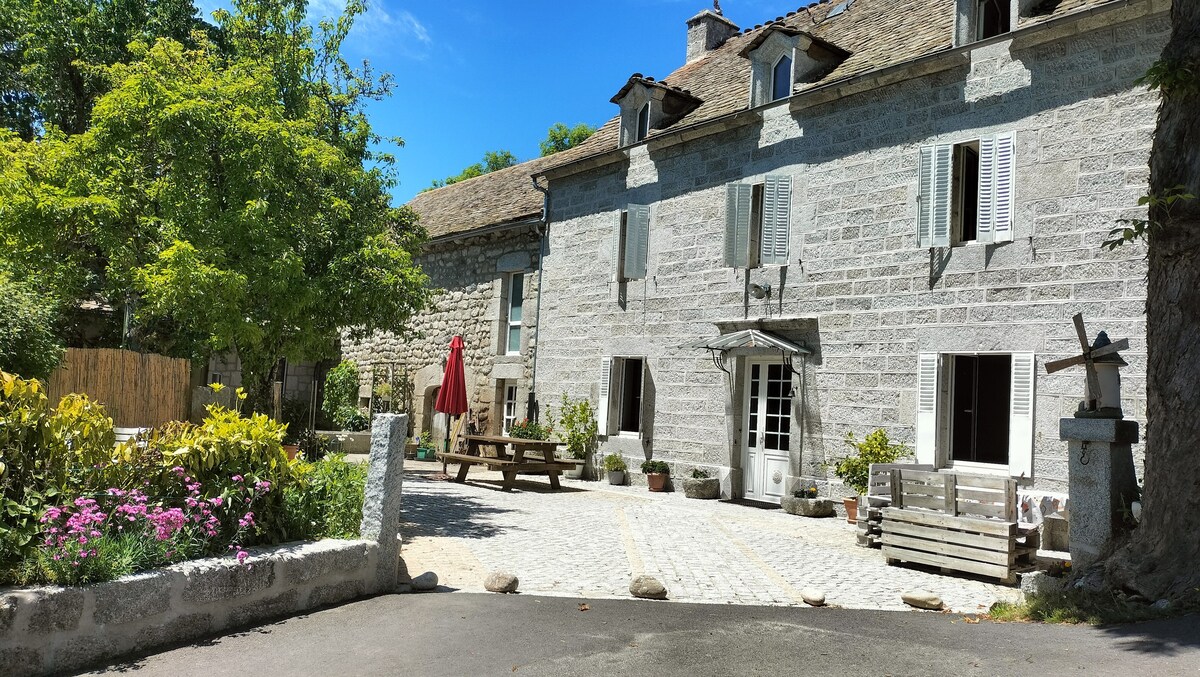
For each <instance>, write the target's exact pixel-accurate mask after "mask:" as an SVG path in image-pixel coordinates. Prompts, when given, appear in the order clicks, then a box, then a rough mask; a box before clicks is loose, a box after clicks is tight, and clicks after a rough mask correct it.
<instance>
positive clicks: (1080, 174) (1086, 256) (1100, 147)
mask: <svg viewBox="0 0 1200 677" xmlns="http://www.w3.org/2000/svg"><path fill="white" fill-rule="evenodd" d="M1166 6H1167V3H1163V2H1157V3H1154V2H1143V3H1137V4H1136V5H1134V6H1131V7H1130V8H1125V9H1120V10H1117V11H1107V12H1105V13H1104V14H1103V15H1096V16H1086V17H1083V18H1078V19H1075V20H1073V21H1064V22H1059V23H1055V24H1053V25H1048V26H1045V27H1043V28H1041V29H1039V30H1036V31H1026V32H1024V33H1023V34H1022V35H1021V36H1020V37H1019V38H1011V39H997V40H990V41H985V42H983V43H980V44H979V45H978V46H976V47H974V48H971V49H967V50H964V51H963V52H962V54H963V55H965V56H961V57H959V58H960V59H961V61H960V62H958V63H950V62H948V61H947V62H946V63H944V64H943V65H942V66H940V67H938V68H936V69H935V68H928V69H926V70H925V71H924V74H920V73H913V75H912V77H911V79H900V78H897V79H895V80H893V81H892V82H891V83H890V84H875V85H872V86H869V87H862V88H861V90H862V91H859V92H857V93H848V94H842V95H839V96H830V95H829V92H828V91H827V90H826V91H817V92H811V93H803V92H802V93H800V94H798V95H796V96H795V97H792V99H790V100H789V101H781V102H777V103H775V104H770V105H767V106H764V107H762V108H760V109H757V112H759V113H761V115H756V114H754V113H755V111H751V114H754V115H753V118H747V119H751V121H750V122H749V123H748V124H742V125H741V126H735V125H734V124H733V123H730V122H726V126H727V127H732V129H728V128H727V129H726V130H725V131H721V132H719V133H716V134H711V135H708V136H700V135H699V134H696V135H695V136H697V137H699V138H695V139H693V140H680V139H678V138H675V139H667V140H666V141H663V142H661V143H658V144H656V143H655V141H654V139H651V141H650V142H649V143H647V144H640V145H635V146H632V147H630V148H629V149H628V156H629V157H628V160H627V161H621V162H618V163H613V164H609V165H607V166H601V167H598V168H592V169H588V170H586V171H580V172H577V173H570V172H561V171H560V172H558V173H550V172H548V173H547V174H546V177H547V178H548V179H549V182H550V190H551V193H552V205H553V208H552V210H551V226H550V236H549V248H548V255H547V258H546V260H545V270H544V276H545V278H544V289H545V291H544V295H545V298H544V306H543V310H542V312H543V316H542V329H543V331H542V332H541V337H540V344H541V345H540V346H539V354H538V365H539V367H538V368H539V370H540V373H539V377H538V388H537V396H538V399H539V400H541V401H543V402H546V401H553V400H555V399H557V398H558V397H559V395H560V393H561V392H562V391H564V390H565V391H567V392H568V393H570V394H571V395H572V396H576V397H580V396H581V397H590V398H591V399H592V401H593V402H599V400H600V389H601V384H600V381H601V380H602V378H601V365H602V360H603V358H604V357H605V356H640V357H644V358H645V360H646V364H647V365H648V369H647V371H646V376H645V381H644V391H643V396H642V415H643V430H642V433H641V435H640V436H638V435H624V434H622V435H612V436H609V437H607V438H606V439H604V440H603V441H602V444H601V454H603V453H607V452H613V451H615V452H618V453H621V454H623V455H625V456H628V457H630V459H629V460H630V461H631V463H630V465H631V467H634V468H636V467H637V465H638V463H640V461H641V459H642V458H649V457H651V456H652V457H653V458H655V459H660V460H666V461H668V462H669V463H671V464H672V466H673V467H676V468H677V469H678V468H684V467H691V466H708V467H710V468H712V469H713V470H716V471H717V472H718V473H719V474H720V476H721V478H722V494H723V496H735V497H736V496H740V495H742V494H743V488H742V482H743V468H742V457H741V453H740V449H741V441H742V440H743V439H744V432H743V428H744V425H743V423H744V422H743V420H742V419H743V414H742V411H743V402H744V401H745V395H744V392H743V390H744V388H745V382H746V369H747V359H748V358H749V357H752V356H753V355H751V354H734V355H733V356H732V357H731V359H730V366H731V370H732V376H727V375H726V374H725V373H722V372H721V371H720V370H718V369H717V368H716V367H715V366H714V365H713V362H712V360H711V359H710V357H709V355H708V353H706V352H705V351H703V350H698V349H696V348H693V347H689V344H693V343H695V342H696V341H698V340H702V339H706V338H711V337H715V336H717V335H718V334H720V333H727V332H729V331H733V330H736V329H741V328H760V329H766V330H769V331H772V332H774V333H775V334H777V335H780V336H783V337H784V338H786V339H788V340H790V341H794V342H796V343H800V344H802V345H804V346H806V347H807V348H809V349H810V350H812V354H811V355H810V356H808V357H807V358H801V357H799V356H797V357H796V358H795V364H794V366H795V370H796V375H795V376H794V378H793V379H792V383H793V387H794V388H795V397H794V400H793V402H794V406H793V411H792V416H791V431H792V436H791V446H790V455H789V461H788V468H787V473H786V474H787V477H786V484H787V485H788V486H787V489H785V491H787V490H790V486H791V485H792V484H794V483H795V482H796V481H798V479H799V478H801V477H805V478H816V479H818V480H819V481H820V482H821V484H822V486H823V487H826V483H827V482H834V483H836V480H831V478H830V477H829V476H828V473H827V471H826V469H825V468H826V466H825V465H824V464H826V463H828V462H830V461H832V460H836V459H837V458H838V457H840V456H841V455H843V454H844V453H845V452H846V451H847V449H846V447H845V445H844V441H843V440H844V438H845V436H846V434H847V433H850V432H853V433H855V434H857V435H858V436H860V437H861V436H862V435H864V434H865V433H867V432H869V431H871V430H873V429H875V428H884V429H886V430H887V431H888V433H889V434H890V435H891V436H892V438H893V439H896V440H899V441H901V442H905V443H909V444H913V443H915V441H916V437H915V423H916V420H915V419H916V411H917V406H918V403H917V394H918V391H917V388H918V371H917V367H918V354H919V353H922V352H929V351H934V352H944V353H987V352H1000V353H1017V352H1029V353H1033V354H1034V356H1035V357H1034V359H1035V363H1034V373H1035V374H1036V383H1035V391H1034V392H1035V393H1036V395H1035V399H1034V402H1033V404H1034V412H1033V420H1034V425H1033V455H1032V467H1031V472H1030V473H1028V474H1027V475H1026V476H1025V477H1024V478H1023V484H1025V485H1026V486H1027V487H1028V486H1030V485H1032V487H1033V488H1035V489H1036V490H1038V491H1045V492H1062V491H1065V489H1066V476H1067V453H1066V445H1065V444H1064V443H1062V442H1060V441H1059V439H1058V421H1059V418H1060V417H1062V416H1063V415H1069V413H1070V412H1072V411H1074V410H1075V408H1076V406H1077V404H1078V401H1079V399H1080V392H1081V390H1082V383H1083V378H1082V372H1081V371H1079V370H1068V371H1066V372H1061V373H1057V374H1054V375H1047V374H1046V373H1045V370H1044V368H1043V365H1044V364H1045V362H1047V361H1050V360H1054V359H1058V358H1062V357H1067V356H1070V355H1073V354H1077V351H1078V348H1079V345H1078V340H1077V339H1076V337H1075V334H1074V329H1073V327H1072V323H1071V316H1072V315H1073V314H1075V313H1076V312H1082V313H1083V314H1084V316H1085V318H1086V320H1087V322H1088V323H1089V327H1090V328H1092V330H1093V331H1095V330H1099V329H1104V330H1107V331H1108V332H1109V334H1110V335H1111V336H1113V338H1114V339H1116V338H1124V337H1128V338H1129V339H1130V340H1131V342H1132V343H1133V348H1132V350H1131V351H1128V352H1126V353H1124V357H1125V358H1126V359H1127V360H1128V361H1129V363H1130V366H1129V367H1128V368H1126V369H1124V371H1123V379H1124V384H1125V385H1124V390H1125V412H1126V415H1127V416H1129V417H1130V418H1136V419H1139V420H1144V418H1145V378H1144V375H1145V342H1144V336H1145V318H1144V314H1143V313H1144V300H1145V294H1146V290H1145V281H1144V280H1145V263H1144V260H1143V258H1144V255H1145V250H1144V248H1143V247H1141V246H1125V247H1121V248H1119V249H1117V250H1116V251H1113V252H1108V251H1105V250H1103V249H1101V246H1100V245H1101V242H1102V241H1103V240H1104V239H1105V238H1106V236H1107V233H1108V231H1109V230H1110V229H1111V228H1114V227H1115V222H1116V220H1117V219H1121V218H1134V217H1140V216H1144V214H1145V211H1144V210H1143V209H1140V208H1138V207H1137V206H1136V205H1137V201H1138V198H1139V196H1141V195H1143V194H1144V193H1145V192H1146V185H1147V178H1148V173H1149V172H1148V167H1147V160H1148V157H1149V152H1150V146H1151V138H1152V135H1153V131H1154V126H1155V120H1156V108H1157V104H1158V97H1157V95H1155V94H1153V93H1150V92H1147V91H1145V90H1144V89H1142V88H1139V87H1134V86H1133V85H1132V82H1133V80H1134V79H1135V78H1137V77H1138V76H1139V75H1140V74H1142V73H1144V72H1145V70H1146V69H1147V67H1148V66H1149V65H1150V64H1151V63H1152V62H1153V61H1154V60H1155V59H1156V58H1157V56H1158V54H1159V52H1160V51H1161V48H1162V46H1163V44H1165V41H1166V37H1167V34H1168V30H1169V20H1168V17H1167V16H1166V13H1165V10H1166ZM944 58H945V59H950V58H952V57H950V56H946V57H944ZM897 80H898V81H897ZM843 91H850V89H849V88H847V89H846V90H843ZM693 93H694V94H695V95H697V96H699V97H701V98H704V96H705V93H704V92H701V91H694V92H693ZM1000 132H1012V133H1014V135H1015V140H1016V141H1015V143H1016V146H1015V165H1016V168H1015V171H1014V177H1015V199H1014V208H1015V213H1014V217H1013V228H1014V230H1015V232H1014V237H1013V240H1012V241H1011V242H1006V243H1002V244H994V245H984V244H976V243H969V244H966V245H964V246H955V247H948V248H936V249H930V248H928V247H925V248H921V247H918V244H917V235H916V230H917V226H916V223H917V217H918V210H919V206H918V194H919V187H918V164H919V163H918V160H919V149H920V147H921V146H923V145H926V144H934V143H960V142H965V141H969V140H972V139H978V138H980V137H981V136H982V135H985V134H995V133H1000ZM767 174H783V175H789V176H791V177H792V186H793V188H792V211H791V217H792V218H791V228H790V242H789V245H790V247H789V249H790V254H789V260H788V265H786V266H767V267H759V268H754V269H751V270H749V273H748V277H747V272H746V271H745V270H744V269H734V268H729V267H725V265H724V263H723V259H722V241H723V237H724V232H725V219H726V185H727V184H729V183H731V182H750V183H754V182H761V181H762V180H763V177H764V176H765V175H767ZM627 204H642V205H650V207H651V223H650V237H649V239H650V242H649V253H648V259H647V266H648V268H647V272H646V275H645V278H644V279H638V280H630V281H628V282H624V283H619V284H616V283H613V282H612V280H611V268H612V264H611V261H612V260H613V252H612V247H613V243H614V237H613V232H614V223H617V222H619V219H620V211H621V210H622V209H624V208H625V206H626V205H627ZM751 283H754V284H758V285H768V284H769V285H770V288H771V293H770V295H768V296H766V297H765V298H762V299H761V300H756V299H755V298H754V297H753V295H751V294H750V293H749V289H750V284H751ZM775 355H776V356H778V355H779V353H775ZM764 356H765V354H764ZM602 406H603V405H602ZM938 453H939V455H938V457H937V458H936V459H933V460H935V461H936V462H938V464H939V465H942V466H944V465H946V464H947V461H946V458H945V452H944V450H940V451H939V452H938ZM1140 462H1141V461H1140V456H1139V464H1140ZM984 470H986V469H984ZM633 477H634V478H635V479H637V478H640V475H638V474H636V473H634V474H633ZM826 490H827V491H829V490H830V489H828V488H826ZM834 490H836V487H834Z"/></svg>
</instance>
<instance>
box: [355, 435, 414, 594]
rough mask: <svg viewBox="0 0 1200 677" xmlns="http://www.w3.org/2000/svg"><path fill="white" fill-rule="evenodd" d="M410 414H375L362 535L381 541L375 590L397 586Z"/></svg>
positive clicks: (364, 537)
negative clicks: (405, 451)
mask: <svg viewBox="0 0 1200 677" xmlns="http://www.w3.org/2000/svg"><path fill="white" fill-rule="evenodd" d="M407 436H408V414H376V415H375V422H374V424H373V425H372V426H371V455H370V459H369V461H368V464H369V465H368V469H367V486H366V491H365V492H364V496H363V519H362V527H361V529H360V538H363V539H365V540H369V541H375V542H377V543H379V564H378V569H377V572H376V575H375V580H376V583H375V592H384V593H386V592H392V591H394V590H395V589H396V585H397V583H399V582H400V581H399V580H398V572H399V570H400V488H401V485H402V484H403V481H404V443H405V442H406V441H407Z"/></svg>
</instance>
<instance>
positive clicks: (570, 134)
mask: <svg viewBox="0 0 1200 677" xmlns="http://www.w3.org/2000/svg"><path fill="white" fill-rule="evenodd" d="M595 133H596V128H595V127H593V126H591V125H588V124H584V123H582V122H581V123H579V124H577V125H575V126H574V127H567V126H566V125H564V124H563V123H561V122H556V123H554V124H553V125H551V127H550V130H549V131H548V132H547V134H546V139H545V140H544V141H542V143H541V144H540V145H541V148H542V157H546V156H547V155H554V154H555V153H561V152H562V151H564V150H567V149H570V148H574V147H575V146H578V145H579V144H581V143H583V142H584V141H587V140H588V138H589V137H590V136H591V135H592V134H595Z"/></svg>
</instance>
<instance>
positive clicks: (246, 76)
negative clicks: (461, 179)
mask: <svg viewBox="0 0 1200 677" xmlns="http://www.w3.org/2000/svg"><path fill="white" fill-rule="evenodd" d="M304 7H305V3H304V1H303V0H237V1H236V2H235V3H234V10H233V12H224V11H220V12H218V13H217V21H218V24H219V26H220V29H221V36H222V44H220V45H218V44H217V43H215V42H213V41H211V40H209V39H208V38H207V37H206V36H205V35H204V34H203V33H193V34H192V36H191V37H192V40H193V41H194V42H195V45H194V46H188V45H186V44H183V43H181V42H179V41H176V40H173V39H170V38H161V39H159V40H158V41H157V42H155V43H154V44H153V45H151V44H148V43H144V42H138V41H135V42H133V43H131V45H130V46H129V50H130V53H131V57H132V58H131V59H129V63H116V64H113V65H110V66H105V67H103V68H102V69H101V70H100V72H101V73H102V74H103V77H104V78H105V80H106V81H108V82H110V83H111V89H110V90H109V91H108V92H107V93H105V94H103V95H101V96H100V97H99V98H98V99H97V100H96V102H95V105H94V107H93V109H92V111H91V115H90V118H89V121H88V125H87V126H86V129H85V131H83V132H81V133H78V134H70V135H69V134H66V133H64V132H63V131H62V130H60V129H59V128H58V127H57V126H55V125H54V124H53V123H47V126H46V130H47V131H46V134H45V135H44V137H43V138H41V139H38V140H35V141H23V140H21V139H20V138H19V137H18V136H17V135H16V134H14V133H11V132H9V133H7V136H3V137H0V240H3V241H5V242H7V243H9V244H10V245H11V246H10V247H9V251H8V253H6V254H0V257H2V258H3V259H4V260H3V261H0V266H3V267H4V268H7V269H8V270H9V271H11V272H12V274H13V275H14V277H16V278H17V279H21V280H37V281H38V282H39V286H41V287H43V288H47V287H48V288H50V289H51V290H53V291H54V292H56V295H57V296H59V297H61V298H63V299H64V300H74V301H75V302H78V301H81V300H84V299H95V300H97V301H99V302H102V303H107V304H109V305H112V306H114V307H116V306H120V305H123V304H124V303H126V302H129V303H131V305H132V306H133V307H135V308H136V315H135V323H134V331H135V333H136V336H137V338H138V340H139V342H140V343H141V345H142V346H143V347H145V348H148V349H151V350H155V351H156V352H163V353H166V354H175V355H183V356H202V355H206V354H208V353H209V352H210V351H214V350H226V349H231V348H234V349H236V350H237V352H238V354H239V356H240V358H241V361H242V365H243V376H244V379H245V380H246V382H247V384H248V386H249V388H250V391H251V394H252V396H254V397H255V398H258V399H259V401H260V402H262V401H265V397H266V393H267V388H268V384H269V383H270V380H271V378H272V377H273V371H274V368H275V364H276V363H277V362H278V360H279V358H280V357H289V358H291V359H296V360H299V359H318V358H323V357H329V356H332V355H333V349H334V347H335V345H336V342H337V339H338V338H339V336H340V334H341V333H342V332H343V331H348V332H349V333H351V334H352V335H365V334H368V333H370V332H373V331H379V330H382V331H392V332H396V333H404V332H405V330H406V326H407V324H408V320H409V318H410V317H411V316H412V315H413V314H414V313H416V312H418V310H419V309H420V308H421V307H423V305H424V303H425V302H426V300H427V298H428V297H427V291H426V289H425V287H426V283H427V278H426V277H425V275H424V274H423V273H422V272H421V271H420V270H419V268H417V267H416V266H415V265H414V264H413V253H414V251H415V249H416V247H417V246H418V245H419V243H420V242H421V240H422V239H423V231H422V230H421V228H420V227H419V225H418V223H417V218H416V215H415V213H413V212H412V211H411V210H409V209H408V208H398V209H397V208H393V207H391V202H390V200H391V198H390V195H389V192H388V190H389V189H390V188H391V187H392V185H394V179H393V177H392V173H391V171H390V167H389V161H390V157H389V156H386V155H380V154H377V153H375V152H373V151H372V150H371V148H372V146H373V144H374V142H375V141H377V140H378V137H377V136H376V135H375V134H374V132H373V131H372V130H371V127H370V124H369V123H368V121H367V118H366V116H365V114H364V113H363V111H362V106H363V103H364V100H366V99H369V98H378V97H381V96H385V95H387V93H388V92H389V91H390V79H388V78H387V77H383V78H375V77H373V76H372V75H371V73H370V71H369V68H367V67H366V66H365V65H364V66H363V68H361V69H353V68H351V67H350V66H349V65H348V64H346V62H345V61H343V60H342V58H341V56H340V51H339V50H340V45H341V41H342V39H344V37H345V35H346V33H347V32H348V31H349V28H350V26H351V25H352V22H353V19H354V16H356V14H357V13H358V12H361V11H362V4H361V3H358V2H351V3H350V5H349V6H348V7H347V11H346V14H344V15H343V16H342V17H340V18H339V19H338V20H336V21H331V22H323V23H322V24H320V25H318V26H317V27H316V29H314V28H313V27H312V26H311V25H310V24H309V23H308V22H307V21H306V20H305V15H304Z"/></svg>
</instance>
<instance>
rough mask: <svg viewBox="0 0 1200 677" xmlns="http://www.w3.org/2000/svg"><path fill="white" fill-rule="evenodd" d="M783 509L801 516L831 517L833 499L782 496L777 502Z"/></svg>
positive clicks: (832, 513)
mask: <svg viewBox="0 0 1200 677" xmlns="http://www.w3.org/2000/svg"><path fill="white" fill-rule="evenodd" d="M779 505H780V507H782V508H783V511H784V512H786V513H788V514H790V515H799V516H801V517H833V515H834V512H833V501H831V500H829V499H828V498H798V497H796V496H784V497H783V499H782V500H780V502H779Z"/></svg>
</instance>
